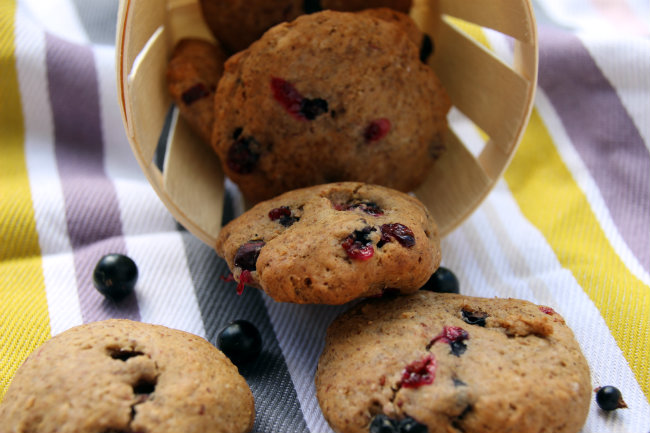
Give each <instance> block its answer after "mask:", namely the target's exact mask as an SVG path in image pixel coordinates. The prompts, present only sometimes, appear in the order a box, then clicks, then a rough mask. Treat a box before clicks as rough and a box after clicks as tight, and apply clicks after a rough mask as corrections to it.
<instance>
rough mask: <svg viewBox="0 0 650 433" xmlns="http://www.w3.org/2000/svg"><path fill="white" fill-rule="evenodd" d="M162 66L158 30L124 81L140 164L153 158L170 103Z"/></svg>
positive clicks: (162, 48) (164, 61)
mask: <svg viewBox="0 0 650 433" xmlns="http://www.w3.org/2000/svg"><path fill="white" fill-rule="evenodd" d="M166 67H167V42H166V35H165V27H159V29H158V30H157V31H155V32H154V34H153V36H152V37H151V39H150V40H149V41H148V42H147V44H146V46H145V48H144V49H143V50H142V51H141V53H140V56H139V57H138V59H137V61H136V62H135V63H134V65H133V69H132V70H131V73H130V74H129V77H128V82H127V88H128V94H129V95H130V96H131V99H130V101H131V106H130V107H129V106H128V103H127V112H130V114H131V116H132V119H131V120H132V123H134V124H136V125H137V128H135V133H134V140H135V142H136V143H138V145H137V146H136V148H137V151H138V152H137V153H138V154H139V157H140V158H141V159H142V163H143V164H147V165H148V164H149V163H150V162H151V160H152V159H153V155H154V152H155V151H156V146H157V145H158V137H159V136H160V132H161V131H162V128H163V125H164V123H165V116H166V114H167V110H168V108H169V104H170V103H171V98H170V97H169V95H168V93H167V84H166V78H165V70H166Z"/></svg>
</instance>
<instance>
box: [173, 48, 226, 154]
mask: <svg viewBox="0 0 650 433" xmlns="http://www.w3.org/2000/svg"><path fill="white" fill-rule="evenodd" d="M225 61H226V53H225V52H224V51H223V49H221V47H220V46H218V45H215V44H213V43H211V42H208V41H205V40H202V39H182V40H180V41H179V42H178V43H177V44H176V46H175V47H174V51H173V52H172V56H171V58H170V60H169V63H168V64H167V88H168V91H169V94H170V96H171V97H172V99H173V100H174V102H175V103H176V106H177V107H178V109H179V110H180V114H181V116H183V117H184V118H185V120H187V122H188V123H189V125H190V126H191V127H192V128H193V129H194V130H195V131H196V132H197V133H198V134H199V136H200V137H201V138H202V139H203V140H204V141H205V142H206V143H209V142H210V137H211V136H212V125H213V124H214V93H215V91H216V89H217V83H218V82H219V78H221V74H222V73H223V64H224V62H225Z"/></svg>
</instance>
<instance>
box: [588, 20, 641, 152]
mask: <svg viewBox="0 0 650 433" xmlns="http://www.w3.org/2000/svg"><path fill="white" fill-rule="evenodd" d="M577 36H578V37H579V38H580V40H581V41H582V43H583V44H584V46H585V48H586V49H587V50H588V51H589V54H590V55H591V57H592V58H593V59H594V61H595V62H596V64H597V65H598V67H599V68H600V70H601V71H602V72H603V74H604V75H605V76H606V77H607V79H608V80H609V81H610V83H611V84H612V85H613V86H614V87H615V88H616V92H617V94H618V96H619V98H620V99H621V102H622V104H623V106H624V107H625V109H626V110H627V112H628V114H629V115H630V118H631V119H632V121H633V122H634V125H635V126H636V128H637V129H638V131H639V133H640V135H641V137H642V139H643V141H644V143H645V145H646V147H647V148H648V150H649V151H650V121H649V120H650V97H649V93H650V74H648V73H647V71H650V39H647V38H634V37H626V36H619V37H618V38H612V37H611V36H610V37H604V36H602V35H599V34H584V33H578V34H577ZM642 71H646V73H643V72H642Z"/></svg>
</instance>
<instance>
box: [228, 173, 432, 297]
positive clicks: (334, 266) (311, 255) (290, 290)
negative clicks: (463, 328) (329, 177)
mask: <svg viewBox="0 0 650 433" xmlns="http://www.w3.org/2000/svg"><path fill="white" fill-rule="evenodd" d="M439 242H440V240H439V237H438V229H437V226H436V224H435V222H434V221H433V219H432V218H431V216H430V215H429V213H428V211H427V209H426V208H425V207H424V205H423V204H422V203H421V202H420V201H419V200H417V199H416V198H414V197H412V196H409V195H408V194H404V193H401V192H399V191H395V190H391V189H389V188H385V187H381V186H376V185H367V184H363V183H358V182H341V183H334V184H326V185H318V186H314V187H308V188H303V189H298V190H294V191H290V192H287V193H285V194H282V195H280V196H278V197H276V198H273V199H271V200H267V201H264V202H261V203H258V204H257V205H256V206H254V207H253V208H251V209H250V210H248V211H247V212H245V213H244V214H242V215H241V216H239V217H238V218H236V219H235V220H233V221H231V222H230V223H228V224H227V225H226V226H225V227H224V228H223V229H222V230H221V232H220V233H219V237H218V238H217V244H216V250H217V253H218V254H219V255H220V256H221V257H223V258H224V259H225V260H226V262H227V263H228V266H229V267H230V270H231V271H232V273H233V275H234V278H235V280H236V281H238V282H239V287H240V289H241V288H243V286H244V285H245V284H246V285H250V286H253V287H258V288H261V289H262V290H264V291H265V292H266V293H268V294H269V295H270V296H271V297H272V298H273V299H275V300H276V301H280V302H293V303H301V304H307V303H309V304H343V303H346V302H349V301H351V300H353V299H357V298H361V297H366V296H376V295H381V294H382V293H383V292H384V291H386V290H394V291H398V292H402V293H409V292H413V291H415V290H418V289H419V288H420V287H421V286H422V285H423V284H424V283H425V282H426V281H427V280H428V279H429V277H430V276H431V274H433V272H434V271H435V270H436V269H437V267H438V265H439V264H440V246H439Z"/></svg>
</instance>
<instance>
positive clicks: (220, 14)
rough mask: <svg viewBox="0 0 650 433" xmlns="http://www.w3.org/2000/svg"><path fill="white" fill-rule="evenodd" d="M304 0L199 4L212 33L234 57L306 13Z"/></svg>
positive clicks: (213, 0)
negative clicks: (268, 33) (271, 31)
mask: <svg viewBox="0 0 650 433" xmlns="http://www.w3.org/2000/svg"><path fill="white" fill-rule="evenodd" d="M303 3H304V1H302V0H199V5H200V6H201V12H202V15H203V19H204V20H205V23H206V24H207V26H208V28H209V29H210V31H211V32H212V33H213V34H214V36H215V37H216V38H217V40H219V42H221V43H222V44H223V45H224V46H225V47H226V49H227V50H228V51H229V52H230V53H235V52H237V51H241V50H243V49H245V48H247V47H248V46H249V45H250V44H251V43H253V42H254V41H256V40H257V39H259V37H260V36H262V34H263V33H264V32H265V31H266V30H267V29H269V28H271V27H272V26H274V25H276V24H279V23H281V22H284V21H290V20H293V19H294V18H296V17H298V15H301V14H302V13H303Z"/></svg>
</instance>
